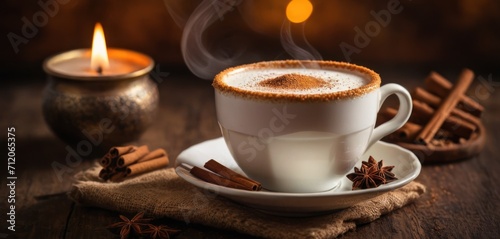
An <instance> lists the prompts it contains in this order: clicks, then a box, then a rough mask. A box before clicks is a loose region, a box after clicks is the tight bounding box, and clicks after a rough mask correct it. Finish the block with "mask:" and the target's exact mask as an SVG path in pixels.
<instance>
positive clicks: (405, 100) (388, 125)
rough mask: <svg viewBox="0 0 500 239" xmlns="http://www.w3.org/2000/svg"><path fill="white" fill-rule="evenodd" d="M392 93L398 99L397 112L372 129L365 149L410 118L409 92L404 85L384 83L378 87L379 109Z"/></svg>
mask: <svg viewBox="0 0 500 239" xmlns="http://www.w3.org/2000/svg"><path fill="white" fill-rule="evenodd" d="M392 94H395V95H396V96H397V97H398V100H399V109H398V113H397V114H396V116H394V118H392V119H391V120H389V121H387V122H385V123H383V124H381V125H379V126H378V127H376V128H375V129H373V133H372V135H371V137H370V140H369V141H368V146H367V147H366V149H369V148H370V147H371V146H372V145H373V144H374V143H375V142H377V141H379V140H380V139H382V137H384V136H386V135H388V134H390V133H392V132H394V131H396V130H397V129H399V128H401V127H402V126H403V125H404V124H405V123H406V121H408V119H409V118H410V115H411V111H412V101H411V96H410V93H408V91H407V90H406V89H405V88H404V87H402V86H400V85H398V84H386V85H384V86H382V87H380V103H379V106H378V107H379V110H380V107H381V106H382V104H383V103H384V101H385V100H386V99H387V97H389V96H390V95H392Z"/></svg>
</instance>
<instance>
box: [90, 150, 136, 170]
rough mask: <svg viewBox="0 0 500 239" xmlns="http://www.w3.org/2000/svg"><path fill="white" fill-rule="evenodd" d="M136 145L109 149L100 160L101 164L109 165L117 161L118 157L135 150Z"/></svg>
mask: <svg viewBox="0 0 500 239" xmlns="http://www.w3.org/2000/svg"><path fill="white" fill-rule="evenodd" d="M135 148H136V147H135V146H133V145H128V146H122V147H112V148H111V149H109V151H108V152H107V153H106V154H105V155H104V156H103V157H102V158H101V160H99V164H100V165H101V166H103V167H108V166H110V165H113V164H115V163H116V160H117V158H118V157H120V156H121V155H123V154H126V153H129V152H131V151H133V150H134V149H135Z"/></svg>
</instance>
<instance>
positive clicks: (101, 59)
mask: <svg viewBox="0 0 500 239" xmlns="http://www.w3.org/2000/svg"><path fill="white" fill-rule="evenodd" d="M90 68H91V69H92V70H95V71H96V72H97V73H99V74H100V73H102V71H103V70H105V69H107V68H109V60H108V51H107V49H106V40H105V39H104V31H103V29H102V26H101V24H100V23H96V24H95V28H94V39H93V40H92V56H91V58H90Z"/></svg>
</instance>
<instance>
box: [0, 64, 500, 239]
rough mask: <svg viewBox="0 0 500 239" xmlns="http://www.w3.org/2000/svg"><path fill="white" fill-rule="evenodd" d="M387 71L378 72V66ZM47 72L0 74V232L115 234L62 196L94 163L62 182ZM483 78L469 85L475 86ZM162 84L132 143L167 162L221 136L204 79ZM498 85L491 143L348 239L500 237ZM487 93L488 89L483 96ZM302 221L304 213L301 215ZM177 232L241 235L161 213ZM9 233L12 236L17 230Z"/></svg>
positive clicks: (394, 77) (432, 175)
mask: <svg viewBox="0 0 500 239" xmlns="http://www.w3.org/2000/svg"><path fill="white" fill-rule="evenodd" d="M382 73H383V72H382ZM426 74H427V72H419V73H417V74H408V73H406V74H399V73H393V72H391V71H387V73H385V74H382V77H383V79H384V82H396V83H399V84H402V85H404V86H406V87H407V88H409V89H411V88H413V87H414V86H415V85H417V84H420V82H421V80H422V79H423V77H424V76H425V75H426ZM43 79H44V77H43V76H40V77H39V78H38V79H36V80H35V79H28V80H24V81H20V83H12V82H14V81H13V80H9V81H10V82H11V83H9V84H8V85H6V83H5V81H6V80H7V79H2V84H3V86H2V87H1V88H0V97H1V99H2V100H1V101H0V107H1V109H2V112H3V113H2V117H1V121H0V122H1V124H0V125H1V128H0V129H1V130H3V131H4V132H3V133H2V146H1V147H0V148H1V150H2V154H1V155H3V156H2V157H4V159H3V160H1V161H2V168H3V169H2V170H1V172H2V174H1V175H2V176H1V178H2V179H1V180H2V183H1V185H0V189H1V192H2V193H1V197H0V202H1V203H0V205H1V208H0V212H1V214H2V215H3V216H2V218H3V220H2V221H1V222H0V225H1V229H0V238H5V236H6V234H5V233H7V234H8V235H9V236H8V237H7V238H92V239H96V238H111V237H112V236H113V234H111V233H110V232H109V231H108V230H107V229H105V226H106V225H109V224H111V223H113V222H115V221H116V220H117V216H118V215H119V213H118V212H113V211H108V210H104V209H99V208H88V207H83V206H80V205H76V204H75V203H74V202H73V201H71V200H70V199H68V197H67V196H66V194H65V193H66V192H67V191H68V190H69V189H70V188H71V185H72V182H73V181H72V175H73V174H75V173H77V172H78V171H80V170H83V169H86V168H88V167H89V166H90V165H91V163H92V162H91V161H83V162H81V163H80V164H78V165H76V166H74V167H71V172H69V173H64V175H63V178H64V180H63V181H59V180H58V178H57V176H56V174H55V172H54V170H53V168H52V166H51V165H52V163H53V162H60V163H64V157H65V156H66V154H67V151H66V150H65V147H66V145H65V144H64V143H63V142H61V141H60V140H59V139H58V138H56V137H55V136H54V135H53V134H52V133H51V132H50V130H49V129H48V127H47V125H46V124H45V123H44V121H43V117H42V114H41V95H42V89H43V87H44V80H43ZM478 84H480V83H479V82H477V81H476V82H475V85H473V86H472V87H471V89H474V87H475V86H478ZM159 89H160V97H161V98H160V104H161V105H160V113H159V116H158V119H157V121H156V122H155V123H154V125H153V126H152V127H151V128H150V129H149V130H148V131H147V132H146V133H145V134H144V135H143V137H142V138H141V139H140V142H138V144H148V145H149V146H150V148H158V147H162V148H164V149H166V150H167V151H168V152H169V155H170V158H171V160H172V161H173V160H174V159H175V158H176V157H177V155H178V154H179V153H180V152H181V151H182V150H183V149H185V148H187V147H188V146H190V145H192V144H195V143H198V142H202V141H204V140H207V139H211V138H215V137H219V136H220V132H219V128H218V126H217V122H216V118H215V109H214V100H213V90H212V87H211V85H210V82H208V81H202V80H199V79H195V77H193V76H190V75H181V74H172V75H170V76H169V77H168V78H167V79H166V80H165V81H164V82H163V83H161V84H159ZM499 91H500V87H498V86H494V88H493V92H492V94H491V95H489V96H487V97H485V95H481V99H482V101H480V102H481V103H482V104H483V105H484V106H485V107H486V112H485V113H484V115H483V118H482V120H483V122H484V124H485V127H486V129H487V133H488V134H487V143H486V147H485V148H484V150H483V152H482V153H481V154H480V155H479V156H477V157H475V158H472V159H468V160H463V161H460V162H456V163H451V164H442V165H425V166H424V167H423V169H422V172H421V174H420V176H419V177H418V178H417V180H418V181H419V182H421V183H423V184H425V185H426V186H427V192H426V193H425V194H424V195H423V196H422V197H421V198H420V199H419V200H418V201H416V202H415V203H414V204H411V205H409V206H406V207H404V208H402V209H400V210H397V211H395V212H393V213H390V214H388V215H386V216H383V217H382V218H380V219H378V220H376V221H374V222H372V223H369V224H367V225H362V226H359V227H358V228H357V229H356V231H354V232H348V233H347V234H345V235H344V238H499V237H500V233H499V232H500V186H499V182H500V149H499V148H500V147H499V146H500V127H499V126H500V92H499ZM483 93H484V92H483ZM8 127H15V128H16V136H15V137H16V164H15V167H16V176H17V180H16V189H15V200H16V203H15V206H16V208H15V210H16V215H15V219H16V227H15V229H16V232H15V233H14V234H13V233H11V232H10V231H8V230H7V223H6V220H5V218H6V213H8V212H9V209H7V208H6V206H7V199H8V198H7V196H8V193H7V192H8V191H9V189H8V187H7V183H8V182H6V178H7V176H6V170H5V169H6V167H7V156H6V155H7V149H6V148H7V146H6V140H7V139H6V137H7V132H6V131H7V128H8ZM304 220H307V219H304ZM165 223H166V224H168V225H171V226H172V227H176V228H179V229H181V230H182V231H181V233H180V234H178V236H177V237H176V238H235V237H237V238H245V237H248V236H246V235H240V234H238V233H235V232H230V231H222V230H218V229H214V228H209V227H205V226H201V225H192V224H189V225H186V224H185V223H184V222H179V221H174V220H171V219H165ZM2 233H3V234H2ZM14 235H15V236H14Z"/></svg>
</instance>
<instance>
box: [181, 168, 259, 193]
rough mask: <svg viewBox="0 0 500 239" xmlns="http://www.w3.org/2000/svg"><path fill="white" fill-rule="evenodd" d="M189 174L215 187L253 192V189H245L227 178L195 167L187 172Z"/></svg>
mask: <svg viewBox="0 0 500 239" xmlns="http://www.w3.org/2000/svg"><path fill="white" fill-rule="evenodd" d="M189 172H190V173H191V174H192V175H193V176H195V177H197V178H199V179H201V180H203V181H205V182H209V183H213V184H217V185H221V186H225V187H230V188H236V189H243V190H253V188H249V187H246V186H244V185H241V184H239V183H237V182H234V181H231V180H229V179H227V178H223V177H221V176H219V175H217V174H215V173H212V172H209V171H207V170H204V169H201V168H199V167H196V166H194V167H193V168H191V170H189Z"/></svg>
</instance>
